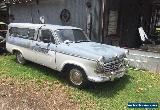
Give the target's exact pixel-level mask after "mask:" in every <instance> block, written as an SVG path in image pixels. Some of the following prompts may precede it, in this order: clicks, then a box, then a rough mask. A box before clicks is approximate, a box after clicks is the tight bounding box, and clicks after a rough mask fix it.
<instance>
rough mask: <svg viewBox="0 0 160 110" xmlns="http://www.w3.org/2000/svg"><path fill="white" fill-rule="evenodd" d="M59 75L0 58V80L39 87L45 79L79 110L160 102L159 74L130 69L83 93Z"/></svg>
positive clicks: (118, 108)
mask: <svg viewBox="0 0 160 110" xmlns="http://www.w3.org/2000/svg"><path fill="white" fill-rule="evenodd" d="M60 74H61V73H59V72H56V71H53V70H51V69H48V68H46V67H43V66H40V65H37V64H34V63H31V62H28V63H27V64H26V65H20V64H17V63H16V61H15V57H14V56H9V55H8V56H0V77H3V76H9V77H13V78H20V79H23V80H26V79H27V80H35V81H36V82H37V84H39V85H41V82H43V81H46V80H47V81H49V82H50V83H52V85H51V86H56V85H57V84H61V85H62V86H63V88H64V90H65V92H66V93H67V94H68V95H69V96H70V98H71V99H73V100H74V101H76V102H77V103H79V104H80V106H81V109H82V110H126V109H127V104H128V102H160V95H159V94H160V86H159V85H160V74H156V73H155V74H152V73H149V72H140V71H133V70H129V73H128V74H127V75H126V76H124V77H123V78H121V79H117V80H116V81H114V82H107V83H101V84H91V85H90V86H89V87H88V88H86V89H82V90H79V89H76V88H73V87H70V86H68V84H67V83H66V80H65V78H62V77H61V75H60Z"/></svg>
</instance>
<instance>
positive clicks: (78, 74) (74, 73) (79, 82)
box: [69, 68, 88, 88]
mask: <svg viewBox="0 0 160 110" xmlns="http://www.w3.org/2000/svg"><path fill="white" fill-rule="evenodd" d="M69 81H70V84H71V85H72V86H74V87H77V88H84V87H85V86H86V85H87V83H88V80H87V77H86V74H85V72H84V71H83V70H82V69H80V68H72V69H70V71H69Z"/></svg>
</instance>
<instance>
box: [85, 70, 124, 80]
mask: <svg viewBox="0 0 160 110" xmlns="http://www.w3.org/2000/svg"><path fill="white" fill-rule="evenodd" d="M125 74H127V69H126V68H122V69H120V70H118V71H114V72H111V73H104V74H101V75H97V76H94V77H93V76H91V77H90V76H88V80H89V81H91V82H107V81H114V80H115V79H118V78H121V77H123V76H124V75H125Z"/></svg>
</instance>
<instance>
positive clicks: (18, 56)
mask: <svg viewBox="0 0 160 110" xmlns="http://www.w3.org/2000/svg"><path fill="white" fill-rule="evenodd" d="M15 54H16V60H17V63H19V64H25V63H26V60H25V59H24V57H23V55H22V53H21V52H19V51H17V52H16V53H15Z"/></svg>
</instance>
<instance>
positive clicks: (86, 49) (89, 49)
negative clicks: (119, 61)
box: [57, 42, 127, 60]
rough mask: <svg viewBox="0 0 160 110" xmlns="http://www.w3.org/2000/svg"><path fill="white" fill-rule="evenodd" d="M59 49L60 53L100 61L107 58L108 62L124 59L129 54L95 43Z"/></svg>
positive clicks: (71, 44) (66, 45)
mask: <svg viewBox="0 0 160 110" xmlns="http://www.w3.org/2000/svg"><path fill="white" fill-rule="evenodd" d="M57 47H58V48H57V51H59V52H63V53H66V54H70V55H75V56H79V57H83V58H88V59H93V60H98V59H99V58H100V57H101V56H103V57H105V59H106V60H107V59H111V58H113V57H123V56H125V53H126V52H127V50H126V49H123V48H119V47H115V46H110V45H106V44H100V43H95V42H81V43H69V44H60V45H59V46H57Z"/></svg>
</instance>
